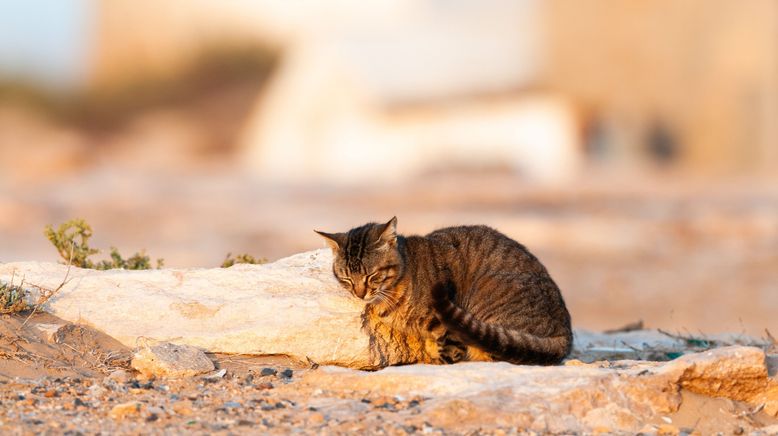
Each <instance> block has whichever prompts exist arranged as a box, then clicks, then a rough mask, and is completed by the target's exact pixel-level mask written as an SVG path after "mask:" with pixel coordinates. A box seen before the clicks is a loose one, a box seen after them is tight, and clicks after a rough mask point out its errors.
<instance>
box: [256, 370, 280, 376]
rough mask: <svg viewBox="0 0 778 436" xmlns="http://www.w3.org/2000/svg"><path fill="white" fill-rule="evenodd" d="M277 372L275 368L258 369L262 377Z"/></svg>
mask: <svg viewBox="0 0 778 436" xmlns="http://www.w3.org/2000/svg"><path fill="white" fill-rule="evenodd" d="M276 374H278V371H277V370H276V369H275V368H262V371H260V373H259V375H261V376H262V377H267V376H269V375H276Z"/></svg>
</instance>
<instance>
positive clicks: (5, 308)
mask: <svg viewBox="0 0 778 436" xmlns="http://www.w3.org/2000/svg"><path fill="white" fill-rule="evenodd" d="M25 295H27V291H25V290H24V289H23V288H22V287H21V286H16V285H14V284H11V283H5V282H0V314H9V313H19V312H24V311H26V310H29V309H30V307H29V306H28V305H27V302H26V301H25V299H24V297H25Z"/></svg>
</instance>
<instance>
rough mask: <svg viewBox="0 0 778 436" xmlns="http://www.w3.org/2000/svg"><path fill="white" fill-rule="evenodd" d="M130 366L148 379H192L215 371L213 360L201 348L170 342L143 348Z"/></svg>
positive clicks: (137, 352)
mask: <svg viewBox="0 0 778 436" xmlns="http://www.w3.org/2000/svg"><path fill="white" fill-rule="evenodd" d="M130 365H131V366H132V368H133V369H135V370H136V371H138V372H140V373H141V374H142V375H143V376H144V377H146V378H184V377H192V376H195V375H198V374H204V373H206V372H211V371H213V370H214V369H215V367H214V365H213V362H211V359H209V358H208V356H206V355H205V353H204V352H203V351H202V350H200V349H199V348H197V347H193V346H191V345H176V344H171V343H169V342H162V343H159V344H154V345H145V346H143V347H141V348H140V349H138V350H137V351H136V352H135V355H134V356H133V357H132V362H130Z"/></svg>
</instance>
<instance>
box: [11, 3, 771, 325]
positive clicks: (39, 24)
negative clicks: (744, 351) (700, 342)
mask: <svg viewBox="0 0 778 436" xmlns="http://www.w3.org/2000/svg"><path fill="white" fill-rule="evenodd" d="M2 11H3V12H2V14H0V211H2V212H3V213H0V241H1V243H0V261H9V260H18V259H25V258H30V259H39V260H54V252H53V250H52V249H51V247H49V246H48V245H47V242H46V241H45V239H44V238H43V237H42V236H41V234H40V233H41V229H42V227H43V225H45V224H49V223H58V222H62V221H64V220H66V219H68V218H71V217H74V216H79V217H84V218H87V220H88V221H90V222H91V223H93V226H94V227H95V232H96V236H95V241H96V245H98V246H102V247H103V248H107V247H108V246H109V245H111V244H113V245H116V246H118V247H119V248H122V249H125V248H126V250H136V249H138V248H139V246H140V247H146V248H148V249H149V252H151V253H154V254H155V255H157V256H160V257H165V258H166V259H167V264H168V265H171V266H194V265H199V266H205V265H213V264H218V262H219V260H220V259H221V258H222V257H223V256H224V254H226V252H228V251H233V252H236V251H251V252H253V253H254V254H257V255H260V256H265V257H269V258H271V259H273V258H277V257H280V256H283V255H288V254H291V253H293V252H296V251H301V250H305V249H310V248H313V247H318V246H321V243H320V241H318V239H316V237H315V235H313V233H312V232H310V229H311V228H313V227H317V228H322V229H324V230H337V229H345V228H347V227H349V226H352V225H356V224H359V223H361V222H363V221H367V220H378V219H386V218H388V217H389V216H391V215H394V214H398V215H399V216H400V223H401V224H400V227H401V229H402V231H404V232H426V231H429V230H432V229H433V228H435V227H439V226H442V225H450V224H462V223H471V222H473V223H475V222H478V223H486V224H490V225H493V226H495V227H498V228H500V229H501V230H503V231H505V232H506V233H508V234H509V235H511V236H513V237H515V238H517V239H519V240H521V241H523V242H525V243H526V244H527V245H529V246H530V248H531V249H533V250H534V251H536V252H538V253H539V254H540V255H541V258H542V259H543V260H544V261H546V263H547V264H548V265H549V268H550V269H551V271H552V274H555V275H556V277H558V280H559V281H560V283H561V284H562V285H563V288H564V289H569V291H568V292H567V293H566V295H568V294H569V297H568V298H569V300H570V302H571V306H572V309H573V315H574V318H576V319H578V320H580V321H579V322H580V324H581V325H582V326H584V327H587V326H588V327H592V328H602V327H608V326H611V327H612V326H614V325H616V324H619V323H621V322H628V321H632V320H633V318H638V317H643V318H646V319H647V320H648V321H649V322H652V323H654V325H664V326H678V325H682V326H684V327H690V328H705V329H710V328H713V329H719V328H720V329H729V330H738V329H740V328H741V327H743V329H744V330H747V331H749V332H752V333H753V332H756V331H761V329H762V328H764V327H765V325H764V324H765V323H767V321H766V320H771V319H772V318H771V315H769V314H770V313H771V312H770V311H775V310H778V275H777V274H778V268H776V265H778V185H777V184H776V180H778V177H777V175H778V2H775V1H773V0H751V1H748V2H741V1H737V0H684V1H670V0H651V1H649V0H634V1H629V2H618V1H611V0H590V1H586V2H575V1H565V0H546V1H543V0H484V1H468V0H453V1H452V0H445V1H443V0H414V1H412V0H391V1H390V0H376V1H370V2H360V1H357V0H332V1H323V0H299V1H293V2H290V1H280V0H254V1H250V0H233V1H218V0H168V1H164V2H158V1H151V0H134V1H111V0H72V1H68V2H61V1H58V0H34V1H30V0H3V2H2ZM712 301H715V302H716V303H715V304H714V303H711V302H712ZM701 305H706V307H708V308H709V311H708V312H707V313H701V312H700V310H699V307H700V306H701ZM739 317H740V318H745V319H746V321H743V322H740V323H738V321H737V319H738V318H739ZM721 319H728V320H729V321H727V322H725V323H721V322H720V320H721ZM775 330H778V325H776V326H775V327H774V333H775Z"/></svg>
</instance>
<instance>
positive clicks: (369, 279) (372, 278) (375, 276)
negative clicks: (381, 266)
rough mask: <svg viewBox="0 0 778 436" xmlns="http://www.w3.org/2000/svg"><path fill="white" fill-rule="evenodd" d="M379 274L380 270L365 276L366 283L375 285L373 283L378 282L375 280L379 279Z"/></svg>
mask: <svg viewBox="0 0 778 436" xmlns="http://www.w3.org/2000/svg"><path fill="white" fill-rule="evenodd" d="M380 272H381V271H380V270H379V271H375V272H373V273H372V274H370V275H369V276H367V282H368V283H375V282H377V281H378V280H376V279H378V278H379V277H378V273H380Z"/></svg>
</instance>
